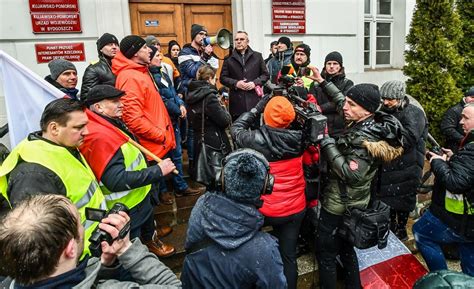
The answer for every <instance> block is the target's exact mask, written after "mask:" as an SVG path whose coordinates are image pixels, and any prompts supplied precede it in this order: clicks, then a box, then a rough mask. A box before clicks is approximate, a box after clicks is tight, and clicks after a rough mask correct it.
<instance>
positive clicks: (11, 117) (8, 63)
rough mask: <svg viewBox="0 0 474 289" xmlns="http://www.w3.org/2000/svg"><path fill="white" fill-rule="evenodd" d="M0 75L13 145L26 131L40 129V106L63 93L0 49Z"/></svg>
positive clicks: (26, 133)
mask: <svg viewBox="0 0 474 289" xmlns="http://www.w3.org/2000/svg"><path fill="white" fill-rule="evenodd" d="M0 79H1V80H2V83H3V91H4V94H5V105H6V110H7V119H8V128H9V135H10V144H11V147H12V148H13V147H15V146H16V145H17V144H18V143H19V142H20V141H22V140H23V139H24V138H25V137H27V136H28V134H29V133H30V132H33V131H37V130H39V129H40V126H39V122H40V119H41V114H42V113H43V110H44V107H45V106H46V105H47V104H48V103H50V102H51V101H53V100H55V99H57V98H62V97H64V96H65V95H64V92H62V91H60V90H59V89H57V88H55V87H54V86H52V85H51V84H49V83H48V82H46V81H45V80H44V79H42V78H41V77H39V76H38V75H37V74H36V73H34V72H32V71H31V70H30V69H28V68H27V67H26V66H24V65H23V64H21V63H20V62H18V61H17V60H16V59H14V58H13V57H11V56H10V55H8V54H6V53H5V52H4V51H3V50H0Z"/></svg>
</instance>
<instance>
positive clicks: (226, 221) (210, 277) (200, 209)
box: [181, 149, 286, 289]
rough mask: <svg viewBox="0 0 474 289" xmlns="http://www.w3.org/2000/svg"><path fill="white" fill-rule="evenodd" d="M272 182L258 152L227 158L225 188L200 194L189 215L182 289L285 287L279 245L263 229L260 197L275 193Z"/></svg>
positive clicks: (244, 152) (250, 151) (223, 174)
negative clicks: (259, 209)
mask: <svg viewBox="0 0 474 289" xmlns="http://www.w3.org/2000/svg"><path fill="white" fill-rule="evenodd" d="M272 180H273V178H272V176H271V175H270V173H269V164H268V161H267V160H266V159H265V157H264V156H263V155H262V154H260V153H258V152H256V151H254V150H251V149H240V150H236V151H234V152H232V153H231V154H229V155H228V156H227V157H226V158H225V160H224V168H223V170H222V177H221V181H222V184H221V187H220V188H219V190H218V191H211V192H207V193H206V194H204V195H203V196H201V197H200V198H199V200H198V201H197V203H196V205H195V206H194V208H193V210H192V212H191V217H190V218H189V226H188V232H187V236H186V244H185V247H186V251H187V253H188V254H187V256H186V259H185V260H184V265H183V271H182V273H181V280H182V282H183V288H227V289H229V288H238V289H246V288H261V289H263V288H268V289H280V288H286V279H285V276H284V275H283V263H282V261H281V257H280V253H279V252H278V244H277V242H276V240H275V238H273V237H271V236H270V235H269V234H268V233H265V232H262V231H260V229H261V227H262V225H263V222H264V217H263V216H262V214H261V213H260V212H259V211H258V208H259V207H261V206H262V200H261V199H260V198H261V196H262V194H269V193H270V194H271V193H272Z"/></svg>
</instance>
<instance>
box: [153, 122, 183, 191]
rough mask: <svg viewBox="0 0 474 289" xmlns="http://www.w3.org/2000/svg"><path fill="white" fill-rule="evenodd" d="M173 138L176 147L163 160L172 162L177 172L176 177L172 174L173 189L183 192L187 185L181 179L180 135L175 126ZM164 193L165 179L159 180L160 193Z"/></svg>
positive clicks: (181, 154)
mask: <svg viewBox="0 0 474 289" xmlns="http://www.w3.org/2000/svg"><path fill="white" fill-rule="evenodd" d="M174 137H175V139H176V147H175V148H174V149H173V150H170V151H169V152H168V153H167V154H166V155H165V156H164V157H163V159H166V158H170V159H171V160H172V161H173V163H174V165H175V166H176V170H178V174H177V175H175V174H172V180H173V187H174V189H175V190H177V191H184V190H186V189H187V188H188V184H187V183H186V181H185V180H184V177H183V151H182V150H181V133H180V130H179V127H178V126H175V128H174ZM166 191H167V187H166V181H165V178H161V180H160V193H163V192H166Z"/></svg>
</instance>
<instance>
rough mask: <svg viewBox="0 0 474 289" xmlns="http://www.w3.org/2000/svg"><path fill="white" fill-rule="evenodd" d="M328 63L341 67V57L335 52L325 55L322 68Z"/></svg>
mask: <svg viewBox="0 0 474 289" xmlns="http://www.w3.org/2000/svg"><path fill="white" fill-rule="evenodd" d="M328 61H336V62H337V63H339V65H340V66H342V55H341V53H339V52H337V51H333V52H331V53H329V54H328V55H326V58H325V59H324V66H326V63H327V62H328Z"/></svg>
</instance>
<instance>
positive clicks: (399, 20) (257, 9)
mask: <svg viewBox="0 0 474 289" xmlns="http://www.w3.org/2000/svg"><path fill="white" fill-rule="evenodd" d="M50 2H56V3H57V2H60V3H70V2H72V3H74V2H76V3H77V4H78V13H79V14H80V32H75V33H33V30H34V29H35V28H34V27H33V21H34V20H33V17H32V16H31V13H32V9H31V7H32V6H31V5H32V4H31V3H50ZM280 2H282V1H280ZM286 2H292V1H286ZM299 2H304V7H305V34H287V35H286V36H288V37H290V39H291V40H292V41H293V42H294V43H295V44H298V43H301V42H303V43H306V44H308V45H309V46H310V47H311V49H312V50H311V63H312V64H313V65H316V66H317V67H319V68H321V67H322V65H323V64H324V63H323V62H324V57H325V55H326V54H328V53H329V52H331V51H335V50H336V51H339V52H341V54H342V55H343V57H344V66H345V68H346V73H347V75H348V77H349V78H350V79H352V80H353V81H354V83H361V82H371V83H375V84H378V85H381V84H382V83H383V82H385V81H387V80H394V79H400V80H402V79H404V76H403V73H402V72H401V68H402V67H403V65H404V56H403V53H404V50H405V48H406V47H405V36H406V34H407V33H408V30H409V25H410V21H411V16H412V13H413V8H414V5H415V0H305V1H301V0H300V1H299ZM273 3H274V1H272V0H213V1H203V0H76V1H73V0H62V1H58V0H54V1H53V0H0V19H1V25H0V49H1V50H3V51H5V52H6V53H8V54H9V55H11V56H12V57H14V58H15V59H17V60H19V61H20V62H21V63H23V64H24V65H25V66H27V67H28V68H30V69H31V70H32V71H33V72H35V73H37V74H38V75H40V76H41V77H44V76H46V75H48V74H49V69H48V66H47V63H38V60H37V58H38V56H37V52H36V50H35V49H36V48H35V44H58V43H60V44H65V43H66V44H67V43H83V47H84V48H83V54H84V61H78V62H75V63H74V64H75V65H76V67H77V69H78V75H79V83H78V88H80V85H81V81H80V80H81V79H82V74H83V72H84V70H85V68H86V67H87V65H89V63H90V62H91V61H94V60H96V59H97V49H96V44H95V42H96V40H97V38H98V37H100V36H101V35H102V34H103V33H104V32H109V33H112V34H114V35H116V36H117V37H118V38H119V39H122V38H123V37H124V36H126V35H129V34H132V33H133V34H139V35H142V36H146V35H149V34H154V35H157V36H158V38H159V39H160V42H161V43H162V49H163V51H166V49H167V43H168V41H169V40H172V39H177V40H178V42H179V43H181V44H184V43H186V42H189V41H190V40H191V39H190V38H191V36H190V26H191V24H192V23H199V24H203V25H205V26H206V27H207V28H208V30H209V34H210V35H212V34H214V33H216V32H217V30H218V29H219V28H221V27H225V28H227V29H229V30H231V31H233V32H236V31H239V30H244V31H247V32H248V34H249V38H250V46H251V47H252V48H253V49H254V50H257V51H260V52H262V54H263V55H264V56H267V55H268V53H269V44H270V42H271V41H273V40H277V39H278V38H279V37H280V36H282V35H284V34H273V33H272V32H273V27H272V4H273ZM36 29H38V28H36ZM217 50H218V51H217V54H218V55H220V56H224V55H225V53H226V51H222V50H219V49H217ZM4 123H6V111H5V105H4V99H3V89H2V87H1V81H0V125H3V124H4ZM0 141H1V142H3V143H7V144H8V140H7V139H6V138H3V139H1V140H0Z"/></svg>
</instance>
